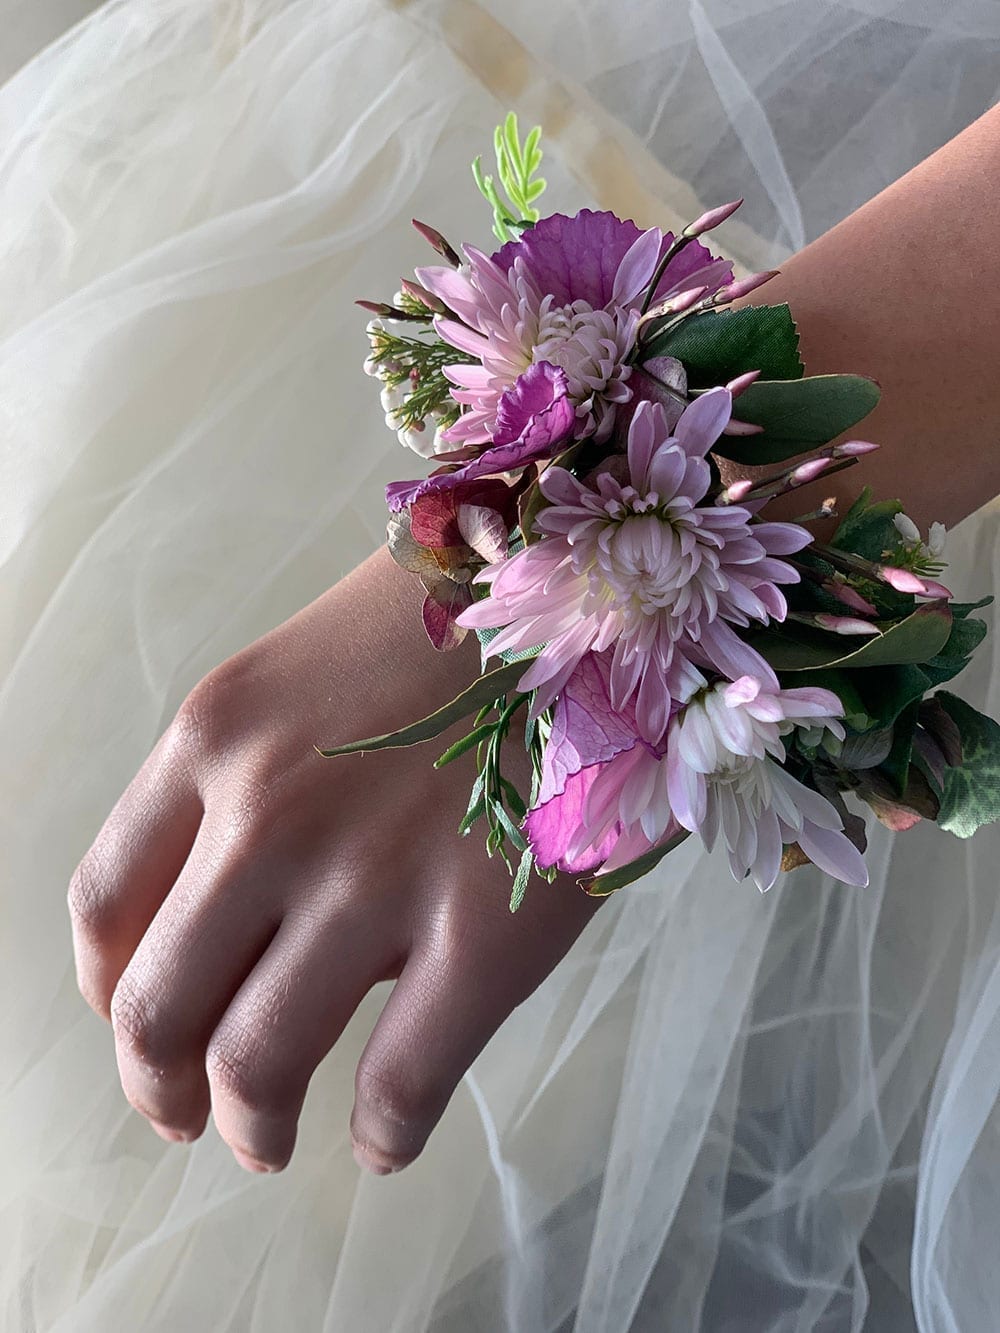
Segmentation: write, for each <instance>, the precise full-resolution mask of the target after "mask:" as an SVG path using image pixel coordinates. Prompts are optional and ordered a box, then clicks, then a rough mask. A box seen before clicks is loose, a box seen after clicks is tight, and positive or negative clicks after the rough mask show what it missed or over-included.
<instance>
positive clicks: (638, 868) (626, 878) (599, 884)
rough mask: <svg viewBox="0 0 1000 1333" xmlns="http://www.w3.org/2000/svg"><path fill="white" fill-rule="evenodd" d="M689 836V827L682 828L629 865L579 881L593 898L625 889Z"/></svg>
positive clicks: (603, 896)
mask: <svg viewBox="0 0 1000 1333" xmlns="http://www.w3.org/2000/svg"><path fill="white" fill-rule="evenodd" d="M687 836H688V831H687V829H682V830H681V831H680V833H677V834H675V835H674V837H672V838H670V839H669V841H667V842H665V843H661V844H660V846H658V847H653V848H652V849H651V850H650V851H648V852H646V853H645V854H644V855H642V856H639V857H636V859H635V860H634V861H629V863H628V864H627V865H624V866H620V867H619V868H618V869H617V870H611V871H609V872H608V873H607V874H606V875H595V876H594V877H593V878H591V879H581V880H578V881H577V882H578V883H579V885H580V887H581V888H582V889H583V890H584V892H586V893H589V894H590V896H591V897H592V898H606V897H607V896H608V894H609V893H614V892H615V890H616V889H623V888H624V887H625V885H626V884H634V883H635V881H636V880H637V879H642V877H643V875H647V874H648V873H649V872H650V871H651V870H652V869H653V868H654V866H658V865H659V864H660V862H661V861H662V860H663V858H664V857H665V856H666V855H667V854H668V853H669V852H672V851H673V850H674V848H675V847H679V846H680V845H681V843H682V842H683V841H684V839H685V838H686V837H687Z"/></svg>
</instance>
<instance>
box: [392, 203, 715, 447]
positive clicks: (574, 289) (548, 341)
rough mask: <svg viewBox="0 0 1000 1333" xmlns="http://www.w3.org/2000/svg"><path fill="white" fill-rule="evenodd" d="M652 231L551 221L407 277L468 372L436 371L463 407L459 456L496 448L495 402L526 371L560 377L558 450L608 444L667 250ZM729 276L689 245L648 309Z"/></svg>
mask: <svg viewBox="0 0 1000 1333" xmlns="http://www.w3.org/2000/svg"><path fill="white" fill-rule="evenodd" d="M673 240H674V237H673V236H672V235H671V233H669V232H667V233H663V232H661V231H660V230H659V228H656V227H654V228H651V229H650V230H649V231H640V229H639V228H638V227H637V226H636V225H635V223H633V222H628V221H623V220H622V219H621V218H618V217H616V216H615V215H614V214H613V213H607V212H604V213H595V212H592V211H591V210H590V209H582V210H581V211H580V212H579V213H577V214H576V216H575V217H567V216H565V215H564V214H561V213H554V214H553V215H552V216H551V217H547V218H543V219H542V220H541V221H540V222H538V223H537V224H536V225H535V226H534V227H532V228H530V229H529V230H528V231H526V232H525V234H524V235H523V236H522V237H521V239H520V240H518V241H511V242H509V243H508V244H507V245H505V246H503V247H502V248H501V249H500V250H498V251H497V253H496V254H494V255H493V256H488V255H485V254H483V253H482V252H481V251H479V250H477V249H475V247H473V246H471V245H466V246H463V247H462V248H463V250H464V252H465V256H466V259H467V261H468V262H467V263H466V264H464V265H463V266H462V267H461V268H460V269H457V270H456V269H453V268H447V267H444V266H433V267H429V268H419V269H417V277H418V279H419V280H420V282H421V284H422V285H423V286H424V287H426V288H427V289H428V290H429V291H430V292H432V293H433V294H434V295H435V296H436V297H438V298H439V299H440V300H441V301H443V302H444V304H445V305H446V306H447V307H448V309H449V310H450V311H451V312H452V313H453V314H454V315H455V316H457V318H455V319H452V318H450V317H447V316H439V317H437V318H436V319H435V321H434V326H435V328H436V329H437V331H438V333H439V334H440V336H441V337H442V338H443V339H444V340H445V341H446V342H448V343H450V344H451V345H452V346H453V347H457V348H459V349H460V350H462V351H464V352H468V353H469V354H470V355H472V356H474V357H476V358H477V360H478V362H479V364H478V365H470V364H460V365H454V366H449V367H446V370H445V373H446V374H447V375H448V377H449V379H451V381H452V383H453V384H455V386H456V388H455V389H454V391H453V397H454V398H455V399H456V401H458V402H459V403H461V404H462V405H463V408H464V411H463V413H462V415H461V417H460V418H459V420H458V422H457V423H456V424H455V425H454V426H453V427H451V429H450V430H448V431H447V432H445V433H444V438H446V439H447V440H449V441H452V442H454V444H455V446H456V447H459V446H462V445H482V444H487V443H488V442H489V441H491V440H492V439H493V438H494V433H495V427H496V423H497V411H498V408H499V405H500V400H501V398H502V397H503V395H504V393H505V392H506V391H507V390H508V389H510V388H511V387H512V386H513V385H514V384H515V383H516V381H517V379H518V377H519V376H520V375H522V374H523V373H524V372H525V371H526V370H527V369H528V367H529V366H531V365H534V364H537V363H539V362H546V363H548V364H549V365H551V366H554V367H559V368H561V369H562V370H563V371H564V372H565V375H566V377H567V380H568V383H569V397H570V401H571V403H572V406H573V409H574V414H575V421H574V423H573V424H572V426H571V428H570V429H569V431H568V432H567V438H572V437H575V438H577V439H582V438H583V437H584V436H587V435H593V436H594V437H595V438H596V439H597V440H598V441H603V440H606V439H607V438H608V437H609V436H610V434H611V431H612V428H613V426H614V419H615V413H616V410H617V409H618V408H619V407H620V406H622V405H623V404H625V403H628V402H629V401H630V399H631V397H632V390H631V389H630V387H629V384H628V380H629V378H630V376H631V373H632V369H631V366H630V365H628V364H627V361H628V357H629V354H630V352H631V351H632V348H633V345H634V342H635V334H636V327H637V324H638V320H639V306H640V304H641V302H642V299H643V297H644V295H645V292H646V290H647V288H648V286H649V284H650V282H651V280H652V278H653V274H654V272H655V270H656V266H657V264H658V263H659V261H660V259H661V257H662V256H663V255H664V254H665V253H666V250H667V248H668V247H669V246H670V245H671V244H672V243H673ZM731 279H732V265H731V264H730V263H729V261H728V260H724V259H717V258H713V257H712V255H711V252H710V251H709V250H707V249H706V248H705V247H704V246H703V245H701V244H700V243H699V242H697V241H692V242H690V243H689V244H687V245H686V246H685V247H684V248H683V249H681V250H680V251H679V252H678V254H677V255H676V256H675V257H674V258H673V259H672V260H671V261H670V263H669V264H668V265H667V269H666V272H665V273H664V274H663V276H662V278H661V279H660V281H659V282H658V283H657V289H656V293H655V297H656V300H658V301H659V300H664V299H667V298H669V297H670V296H673V295H675V294H677V293H679V292H682V291H688V290H690V289H692V288H694V287H704V288H705V290H706V292H708V293H711V292H714V291H716V290H718V289H719V288H720V287H722V286H724V285H725V284H726V283H728V282H730V281H731Z"/></svg>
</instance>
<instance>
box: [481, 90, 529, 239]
mask: <svg viewBox="0 0 1000 1333" xmlns="http://www.w3.org/2000/svg"><path fill="white" fill-rule="evenodd" d="M541 137H542V127H541V126H540V125H536V126H535V128H534V129H533V130H531V132H530V133H529V134H528V137H527V138H526V139H525V141H524V143H523V144H522V143H521V137H520V134H519V132H518V128H517V116H516V115H515V114H514V112H513V111H510V112H508V113H507V118H506V120H505V121H504V123H503V124H502V125H498V126H497V128H496V130H495V131H494V134H493V148H494V151H495V153H496V160H497V176H498V177H499V180H500V185H501V186H502V187H503V190H504V193H505V194H506V200H504V199H503V198H502V197H501V195H500V191H499V189H498V188H497V183H496V181H495V180H494V178H493V177H492V176H486V175H484V174H483V167H482V158H479V157H477V158H476V160H475V162H473V164H472V174H473V176H474V177H475V181H476V184H477V185H478V187H479V190H480V193H481V194H482V195H483V197H484V198H485V199H486V202H487V203H488V204H489V205H490V207H491V208H492V209H493V234H494V235H495V236H496V237H497V239H498V240H499V241H501V242H503V241H516V240H517V238H518V236H519V235H520V234H521V232H522V231H523V230H524V228H525V227H530V226H533V225H534V224H535V223H536V222H537V221H538V219H539V217H540V216H541V215H540V213H539V211H538V209H537V208H536V207H535V202H536V200H537V199H538V198H539V197H540V196H541V195H542V193H543V192H544V190H545V185H546V182H545V180H544V178H543V177H541V176H536V175H535V172H536V171H537V170H538V168H539V166H540V165H541V161H542V150H541V148H540V147H539V140H540V139H541Z"/></svg>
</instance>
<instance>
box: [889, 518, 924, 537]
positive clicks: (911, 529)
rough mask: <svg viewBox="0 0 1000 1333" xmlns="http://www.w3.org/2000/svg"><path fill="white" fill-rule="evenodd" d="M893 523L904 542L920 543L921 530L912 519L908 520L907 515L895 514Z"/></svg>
mask: <svg viewBox="0 0 1000 1333" xmlns="http://www.w3.org/2000/svg"><path fill="white" fill-rule="evenodd" d="M892 522H893V526H894V527H895V529H896V531H897V532H898V533H899V535H900V536H901V537H902V539H903V541H904V542H918V541H920V529H919V528H918V527H917V525H916V523H914V521H913V519H912V518H908V517H907V516H906V514H893V516H892Z"/></svg>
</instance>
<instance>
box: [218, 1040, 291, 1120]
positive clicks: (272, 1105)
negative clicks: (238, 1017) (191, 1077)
mask: <svg viewBox="0 0 1000 1333" xmlns="http://www.w3.org/2000/svg"><path fill="white" fill-rule="evenodd" d="M205 1067H206V1070H207V1072H208V1077H209V1081H210V1082H211V1084H212V1086H213V1087H214V1088H215V1089H216V1090H217V1091H218V1092H220V1093H221V1094H222V1095H223V1096H224V1097H226V1098H227V1099H229V1100H231V1101H234V1102H237V1103H239V1105H240V1106H242V1107H243V1108H244V1109H245V1110H248V1111H250V1112H253V1113H268V1112H273V1113H280V1112H282V1111H284V1110H285V1109H286V1106H287V1104H288V1102H289V1101H290V1098H289V1096H288V1093H287V1088H286V1090H285V1091H284V1092H282V1091H281V1090H280V1089H279V1088H278V1087H277V1086H275V1083H274V1081H273V1080H271V1079H269V1078H267V1077H266V1075H265V1074H264V1071H263V1070H262V1069H261V1066H260V1062H259V1060H258V1059H257V1058H256V1057H255V1055H254V1053H253V1050H252V1048H251V1047H250V1045H249V1043H247V1042H245V1041H232V1040H227V1039H219V1038H218V1037H216V1038H213V1039H212V1041H211V1042H209V1046H208V1050H207V1053H206V1057H205Z"/></svg>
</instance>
